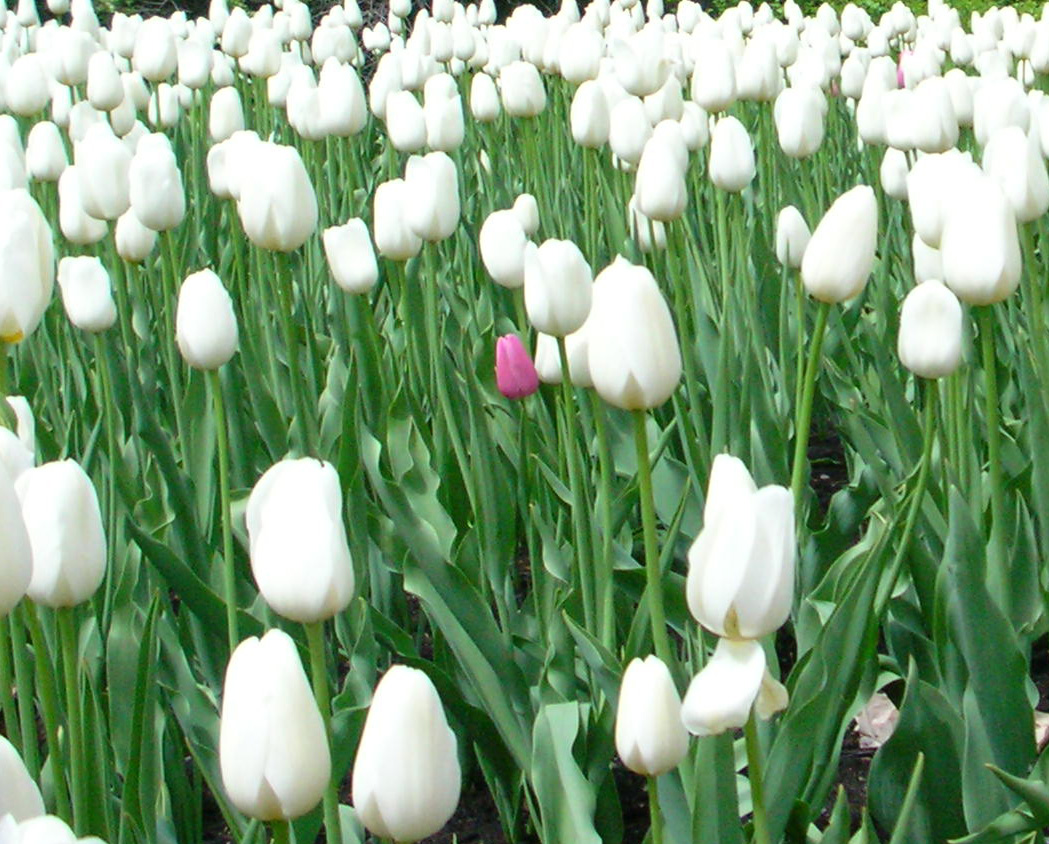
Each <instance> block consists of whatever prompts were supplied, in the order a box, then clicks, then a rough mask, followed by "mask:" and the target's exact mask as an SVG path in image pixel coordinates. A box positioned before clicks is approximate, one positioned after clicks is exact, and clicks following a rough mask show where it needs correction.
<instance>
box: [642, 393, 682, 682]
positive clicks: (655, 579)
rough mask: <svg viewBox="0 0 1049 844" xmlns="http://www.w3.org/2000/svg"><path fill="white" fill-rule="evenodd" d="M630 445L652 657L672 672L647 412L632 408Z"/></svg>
mask: <svg viewBox="0 0 1049 844" xmlns="http://www.w3.org/2000/svg"><path fill="white" fill-rule="evenodd" d="M633 417H634V447H635V449H636V450H637V487H638V496H639V497H640V499H641V524H642V528H643V530H644V535H645V576H646V580H647V587H646V590H645V591H646V594H647V597H648V612H649V616H650V618H651V621H652V642H653V644H654V646H655V650H656V656H658V657H659V658H660V659H661V660H663V662H665V663H666V664H667V666H668V667H669V668H670V670H671V673H673V671H674V669H673V660H672V657H671V650H670V637H669V636H667V624H666V615H665V613H664V612H663V573H662V571H661V570H660V567H659V543H658V542H657V540H656V506H655V498H654V496H653V493H652V467H651V464H650V463H649V456H648V433H647V432H646V430H645V421H646V419H647V418H648V414H647V412H646V411H644V410H635V411H634V412H633Z"/></svg>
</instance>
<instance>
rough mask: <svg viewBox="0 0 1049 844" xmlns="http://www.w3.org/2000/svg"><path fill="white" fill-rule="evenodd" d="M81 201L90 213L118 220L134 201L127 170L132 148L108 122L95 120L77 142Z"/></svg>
mask: <svg viewBox="0 0 1049 844" xmlns="http://www.w3.org/2000/svg"><path fill="white" fill-rule="evenodd" d="M74 160H75V161H76V172H77V177H78V178H79V180H80V201H81V202H82V203H83V205H84V210H85V211H86V212H87V213H88V215H89V216H91V217H94V218H96V219H98V220H115V219H117V218H118V217H119V216H120V215H121V214H123V213H124V212H125V211H127V209H128V207H129V205H130V204H131V201H130V196H129V191H130V186H129V183H128V170H129V168H130V166H131V150H129V149H128V148H127V146H126V145H125V144H124V143H123V142H122V141H121V140H120V139H119V138H118V137H117V136H116V135H114V134H113V132H112V130H111V129H110V128H109V126H108V125H106V124H105V123H96V124H95V125H94V126H92V127H91V128H90V129H88V130H87V134H86V135H85V136H84V140H82V141H81V142H80V143H79V144H77V145H76V154H75V158H74Z"/></svg>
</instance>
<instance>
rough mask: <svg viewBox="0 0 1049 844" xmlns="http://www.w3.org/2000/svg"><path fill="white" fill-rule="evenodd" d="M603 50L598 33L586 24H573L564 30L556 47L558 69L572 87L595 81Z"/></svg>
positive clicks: (603, 44) (603, 45) (602, 43)
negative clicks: (591, 80)
mask: <svg viewBox="0 0 1049 844" xmlns="http://www.w3.org/2000/svg"><path fill="white" fill-rule="evenodd" d="M604 50H605V43H604V39H603V38H602V37H601V33H600V32H598V31H597V30H596V29H595V28H594V27H593V26H591V25H590V24H588V23H585V22H584V23H573V24H572V25H571V26H569V27H568V29H566V30H565V34H564V35H563V36H562V37H561V43H560V45H559V46H558V52H557V66H558V69H559V70H560V71H561V75H562V76H563V77H564V78H565V79H566V80H568V81H569V82H571V83H572V84H574V85H581V84H582V83H584V82H586V81H587V80H590V79H596V78H597V74H598V71H599V70H600V66H601V57H602V55H603V54H604Z"/></svg>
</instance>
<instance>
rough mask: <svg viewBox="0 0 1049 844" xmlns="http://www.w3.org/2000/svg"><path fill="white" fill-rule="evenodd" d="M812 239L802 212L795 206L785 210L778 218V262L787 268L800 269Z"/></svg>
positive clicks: (789, 206) (787, 207)
mask: <svg viewBox="0 0 1049 844" xmlns="http://www.w3.org/2000/svg"><path fill="white" fill-rule="evenodd" d="M810 237H811V234H810V233H809V227H808V224H807V223H806V222H805V218H804V217H802V216H801V212H800V211H799V210H798V209H797V208H795V207H794V206H793V205H788V206H786V207H785V208H783V209H782V210H781V211H780V212H779V216H778V217H777V218H776V260H777V261H779V262H780V264H782V265H783V266H785V267H790V268H791V269H793V270H797V269H800V268H801V261H802V258H803V256H804V255H805V250H806V248H808V245H809V239H810Z"/></svg>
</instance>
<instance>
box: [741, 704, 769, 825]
mask: <svg viewBox="0 0 1049 844" xmlns="http://www.w3.org/2000/svg"><path fill="white" fill-rule="evenodd" d="M743 735H744V736H745V738H746V743H747V778H748V779H749V780H750V804H751V808H752V811H753V813H754V814H753V820H754V834H753V836H751V839H750V841H751V844H770V838H769V822H768V817H767V816H766V815H765V782H764V779H763V777H764V772H763V771H762V759H761V742H760V740H759V739H758V725H757V721H756V720H755V716H754V712H753V710H751V713H750V717H749V718H747V723H746V725H745V726H744V727H743Z"/></svg>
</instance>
